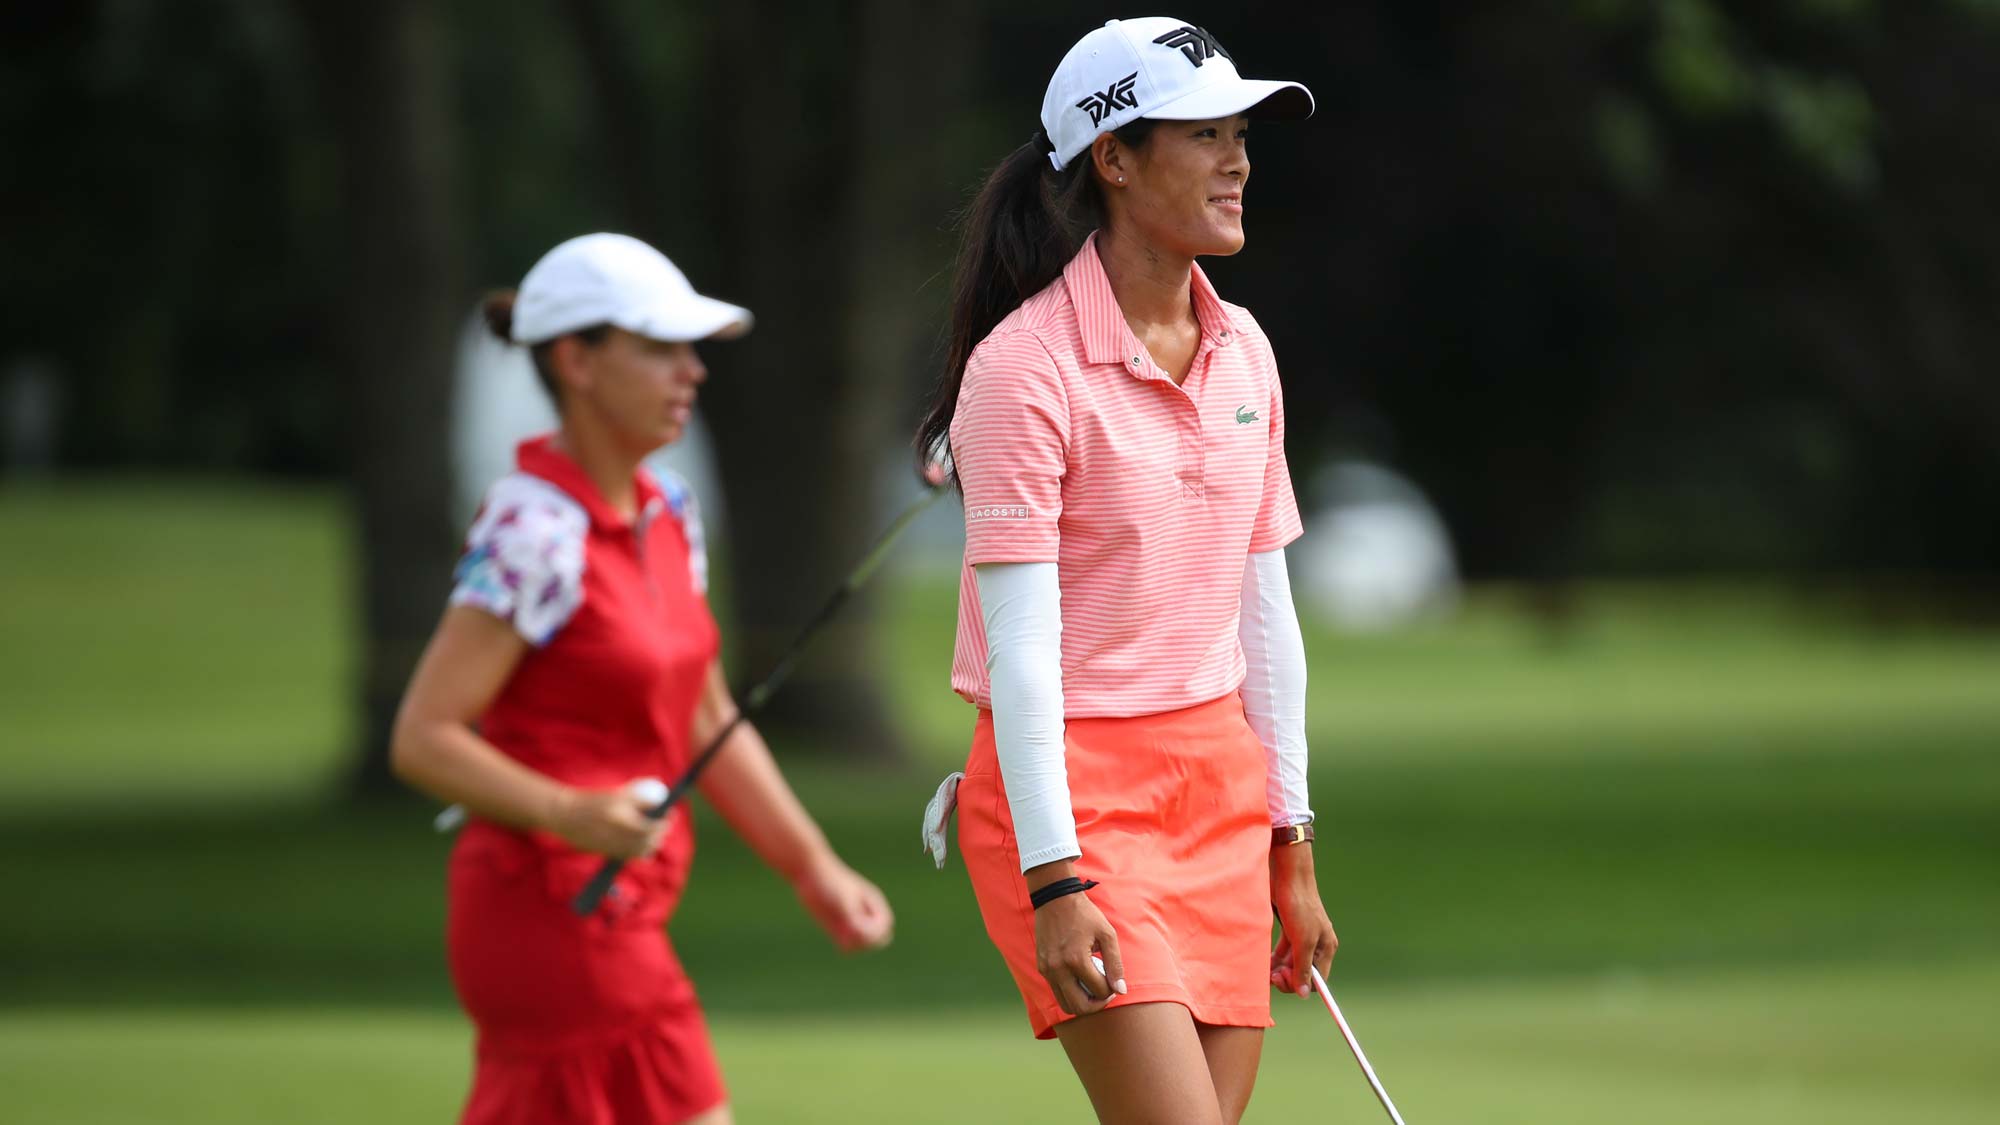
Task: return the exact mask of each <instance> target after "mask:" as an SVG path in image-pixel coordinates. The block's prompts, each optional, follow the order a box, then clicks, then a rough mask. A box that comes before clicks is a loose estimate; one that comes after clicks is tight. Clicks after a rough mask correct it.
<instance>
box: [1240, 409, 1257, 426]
mask: <svg viewBox="0 0 2000 1125" xmlns="http://www.w3.org/2000/svg"><path fill="white" fill-rule="evenodd" d="M1256 420H1257V412H1256V411H1255V410H1252V409H1250V408H1249V407H1248V406H1239V407H1237V408H1236V424H1237V425H1239V426H1247V425H1249V424H1250V423H1252V422H1255V421H1256Z"/></svg>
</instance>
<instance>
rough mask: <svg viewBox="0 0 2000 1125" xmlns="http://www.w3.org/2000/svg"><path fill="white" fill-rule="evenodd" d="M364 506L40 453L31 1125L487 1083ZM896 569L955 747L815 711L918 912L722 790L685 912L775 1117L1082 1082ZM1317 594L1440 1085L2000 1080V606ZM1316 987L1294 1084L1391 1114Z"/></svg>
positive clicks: (1328, 779) (1400, 1000) (23, 712)
mask: <svg viewBox="0 0 2000 1125" xmlns="http://www.w3.org/2000/svg"><path fill="white" fill-rule="evenodd" d="M348 542H349V541H348V538H347V532H346V530H345V517H344V514H343V512H342V509H341V507H340V505H339V504H337V503H336V502H335V501H334V500H333V499H331V498H330V497H329V496H328V495H327V494H326V493H324V492H319V491H313V490H305V491H296V490H284V489H271V488H245V487H241V486H229V487H222V486H195V485H181V486H174V487H156V488H151V489H140V490H136V491H135V490H133V489H131V488H129V487H126V486H123V485H119V484H116V483H113V484H56V485H47V486H36V487H34V488H30V489H24V488H20V487H12V488H7V489H0V544H4V549H0V590H4V591H5V593H4V596H0V886H4V887H5V888H6V890H7V893H8V907H7V909H6V910H4V911H0V1125H15V1123H16V1122H20V1123H24V1125H40V1123H49V1125H88V1123H95V1122H104V1123H118V1125H124V1123H127V1122H144V1123H173V1122H200V1123H202V1125H239V1123H241V1125H251V1123H255V1125H267V1123H272V1122H286V1123H312V1122H328V1123H331V1122H342V1123H347V1122H356V1121H370V1122H372V1121H381V1122H402V1121H410V1122H420V1121H440V1120H448V1119H449V1118H450V1117H451V1115H452V1113H453V1111H454V1109H455V1107H456V1105H457V1103H458V1100H459V1098H460V1097H461V1096H462V1094H463V1091H464V1083H465V1076H466V1071H467V1061H468V1051H469V1035H470V1033H469V1030H468V1029H467V1028H466V1027H465V1025H464V1024H463V1023H462V1021H461V1020H460V1018H459V1017H458V1015H457V1013H456V1011H455V1010H454V1007H453V1003H452V997H451V993H450V989H449V985H448V982H447V980H446V977H445V972H444V966H443V958H442V953H441V936H440V932H441V924H442V916H443V888H442V882H443V864H444V857H445V853H446V850H447V848H448V847H449V846H450V845H449V841H448V840H445V839H441V838H438V837H436V836H433V835H432V834H431V833H430V831H429V827H428V823H427V822H428V818H429V812H430V811H431V810H430V808H429V807H428V806H427V805H425V804H423V803H420V802H417V801H415V800H412V801H410V802H408V803H406V804H401V805H396V804H393V803H392V804H389V805H386V806H383V807H373V808H353V807H347V806H343V805H339V804H337V803H334V802H332V801H331V800H329V799H328V796H327V795H328V793H329V791H330V787H329V785H328V782H329V780H330V779H331V778H333V777H334V776H336V773H337V770H338V769H339V767H340V765H341V754H342V752H343V748H344V747H345V746H346V744H347V740H348V738H349V737H350V734H351V731H352V728H351V725H350V721H349V718H348V714H347V710H346V704H347V698H348V696H347V693H348V690H349V686H350V685H349V681H348V678H347V677H348V676H349V674H350V667H349V665H350V661H351V659H352V655H351V654H352V652H353V638H352V636H351V635H350V634H349V632H348V630H349V628H350V621H351V614H350V612H349V610H348V608H347V607H348V605H349V594H348V591H347V588H346V582H347V580H348V579H347V575H348V573H349V558H348V549H349V548H348ZM885 577H886V578H887V581H885V582H884V583H883V586H882V588H881V593H882V595H883V596H882V597H881V599H880V601H879V604H880V606H881V608H882V610H883V613H884V623H885V624H884V627H883V628H882V629H881V630H879V631H878V632H877V635H876V637H875V644H876V646H877V648H878V654H877V655H876V656H875V657H874V658H873V659H875V661H876V663H877V664H878V665H879V666H880V667H881V668H882V669H883V675H884V678H885V679H884V687H885V689H886V690H887V692H888V693H889V697H890V701H891V703H892V706H893V707H894V708H895V710H896V711H897V713H898V714H899V715H900V716H901V717H902V719H903V721H904V725H905V728H906V729H907V730H908V732H909V734H910V744H911V747H912V755H911V757H912V763H911V766H912V768H909V769H881V768H873V769H868V770H857V769H852V768H841V767H840V766H839V765H838V764H837V763H829V762H827V761H826V760H825V759H824V758H820V757H815V756H814V755H810V754H804V753H801V752H800V748H801V747H802V746H803V745H804V744H805V740H808V739H811V738H813V737H814V734H813V732H802V733H797V732H795V733H794V734H792V735H790V736H787V735H785V734H784V733H782V732H781V733H780V734H779V735H778V736H777V737H776V739H775V741H776V748H777V751H778V753H779V756H780V758H781V760H784V761H785V762H786V763H787V768H788V770H789V771H790V773H791V775H792V777H793V779H794V781H795V783H796V785H797V787H798V789H799V791H800V793H801V795H802V796H803V797H804V799H805V800H806V803H807V804H808V805H809V806H810V807H811V808H812V809H813V810H814V812H815V813H816V814H817V815H818V816H819V817H820V819H821V821H822V822H823V823H824V824H825V826H826V828H827V831H828V834H829V835H830V837H831V838H832V839H833V840H834V842H835V843H836V845H837V846H838V847H839V848H840V850H841V851H842V853H843V854H844V855H846V856H847V857H848V859H849V860H850V861H851V862H853V863H854V864H855V865H856V866H857V867H859V868H860V869H862V870H863V871H864V872H866V873H868V874H869V875H870V876H871V877H874V878H875V879H877V880H878V881H879V882H880V883H881V884H882V885H883V887H884V889H885V890H886V891H887V892H888V894H889V896H890V899H891V901H892V902H893V904H894V906H895V908H896V911H897V940H896V943H895V944H894V946H893V947H892V948H890V949H889V950H887V951H884V952H882V953H878V954H873V955H870V956H866V957H860V958H853V959H843V958H841V957H838V956H836V955H835V954H834V953H833V952H832V951H831V950H830V949H829V947H828V945H827V943H826V941H825V940H824V939H823V937H822V936H821V935H820V934H818V933H817V932H816V931H814V929H813V928H812V926H811V925H810V923H808V922H807V921H806V920H805V918H804V917H803V915H802V913H801V912H800V911H799V909H798V908H797V905H796V903H794V902H793V901H792V899H791V895H790V892H789V890H788V889H787V888H786V887H784V886H783V885H782V884H781V883H780V882H779V881H778V880H777V879H775V878H774V877H772V876H771V875H770V874H769V873H768V872H766V871H764V870H763V869H762V868H761V867H759V866H758V865H757V863H756V862H755V860H754V859H753V858H752V857H751V856H750V855H748V854H747V852H746V851H745V850H744V849H743V848H742V847H741V846H740V845H739V844H737V843H736V842H735V841H734V840H733V838H731V837H730V836H729V834H728V833H727V831H726V830H725V829H724V828H723V827H722V825H721V824H720V823H719V821H718V820H717V818H716V817H715V816H714V815H713V814H712V813H711V812H708V811H707V810H705V809H703V808H700V807H699V806H697V814H696V815H697V817H698V819H699V822H700V824H701V846H700V856H699V859H698V860H697V864H696V873H695V877H694V880H693V883H692V884H691V887H690V889H689V891H688V894H687V897H686V900H685V902H684V903H683V905H682V908H681V911H680V913H679V914H678V915H677V916H676V918H675V919H674V921H673V924H672V927H671V930H672V935H673V938H674V941H675V943H676V945H677V946H678V947H679V949H680V951H681V954H682V957H683V959H684V960H685V962H686V963H687V965H688V967H689V969H690V971H691V973H692V974H693V976H694V978H695V980H696V982H697V984H698V985H699V987H700V989H701V991H702V995H703V998H704V1001H705V1003H706V1004H707V1006H708V1009H709V1011H710V1012H711V1013H712V1014H713V1016H714V1017H715V1024H716V1033H717V1038H718V1040H719V1043H720V1045H721V1050H722V1054H723V1061H724V1064H725V1067H726V1069H727V1070H728V1072H729V1074H730V1076H731V1080H732V1084H733V1088H734V1089H735V1091H736V1099H737V1103H738V1106H739V1108H740V1110H741V1119H742V1120H743V1121H744V1122H745V1123H746V1125H755V1123H758V1122H794V1121H796V1122H850V1121H851V1122H926V1123H928V1122H968V1123H978V1122H995V1123H998V1122H1022V1121H1078V1120H1086V1119H1087V1109H1086V1107H1085V1103H1084V1100H1083V1098H1082V1095H1081V1092H1080V1090H1079V1088H1078V1087H1077V1086H1076V1084H1075V1082H1074V1080H1073V1079H1072V1078H1071V1077H1070V1076H1069V1074H1068V1071H1067V1066H1066V1064H1065V1062H1064V1061H1063V1058H1062V1054H1061V1051H1060V1049H1059V1048H1056V1047H1054V1046H1052V1045H1049V1044H1037V1043H1035V1042H1033V1041H1032V1040H1030V1039H1029V1038H1028V1037H1027V1034H1026V1029H1025V1020H1024V1019H1023V1018H1022V1017H1021V1015H1020V1012H1019V1008H1018V1001H1017V1000H1016V999H1015V998H1014V996H1013V992H1012V987H1011V984H1010V982H1009V981H1008V979H1007V975H1006V973H1005V971H1004V969H1003V968H1002V967H1001V965H1000V963H999V961H998V959H997V957H996V956H995V955H994V954H993V952H992V950H991V947H990V946H989V944H988V943H987V941H986V938H985V935H984V933H983V931H982V930H981V927H980V922H979V918H978V915H977V912H976V910H975V909H974V906H973V903H972V899H971V893H970V889H969V887H968V886H967V882H966V879H965V875H964V871H963V869H962V868H961V867H960V865H959V864H958V863H957V861H956V857H954V860H953V862H952V863H951V865H950V867H949V868H948V870H946V871H945V872H942V873H939V872H935V871H933V870H932V869H931V865H930V863H929V861H928V860H927V859H925V858H924V857H923V856H922V855H921V854H920V853H919V852H918V849H917V820H918V815H919V813H920V810H921V809H922V807H923V804H924V801H925V799H926V798H927V797H928V796H929V795H930V792H931V790H932V787H933V786H934V785H935V783H936V780H937V777H938V775H939V774H940V773H941V772H942V771H943V770H945V769H948V768H950V766H951V765H952V764H953V763H954V762H955V761H956V760H958V759H959V758H960V757H962V755H963V753H964V745H965V741H966V738H967V733H968V727H969V724H970V721H971V717H970V712H969V711H968V709H967V708H966V707H965V705H964V704H963V703H961V702H960V701H958V700H957V699H956V698H955V697H953V696H952V695H951V694H950V692H949V690H948V687H947V686H946V666H947V662H948V659H949V650H950V643H951V630H952V625H953V618H954V607H953V604H952V599H953V586H952V584H951V583H950V581H949V580H948V578H940V577H937V576H932V577H930V578H915V577H911V576H900V577H899V576H893V575H891V576H885ZM439 582H440V591H439V592H440V597H442V593H443V591H442V579H441V578H440V579H439ZM1308 629H1309V636H1308V651H1309V654H1310V656H1311V659H1312V693H1313V694H1312V698H1311V702H1310V706H1311V716H1312V724H1313V727H1312V738H1313V744H1314V759H1313V778H1312V784H1313V794H1314V804H1315V806H1316V807H1317V809H1318V810H1319V813H1320V818H1321V819H1320V841H1321V842H1320V843H1319V844H1318V845H1316V856H1317V862H1318V865H1319V873H1320V877H1321V884H1322V887H1323V889H1324V893H1325V897H1326V901H1327V905H1328V908H1329V911H1330V912H1331V913H1332V915H1333V918H1334V922H1335V924H1336V925H1337V926H1338V927H1339V929H1340V932H1341V937H1342V946H1341V951H1340V956H1339V959H1338V960H1337V961H1336V962H1335V973H1334V983H1335V987H1337V988H1339V989H1340V990H1341V998H1342V1001H1343V1004H1344V1005H1345V1006H1346V1008H1347V1010H1348V1014H1349V1016H1350V1017H1351V1018H1352V1019H1353V1020H1354V1021H1355V1024H1356V1026H1357V1029H1358V1030H1359V1031H1360V1033H1361V1035H1362V1037H1363V1040H1364V1042H1365V1043H1366V1044H1367V1045H1368V1047H1369V1050H1370V1052H1371V1054H1372V1055H1373V1056H1374V1059H1375V1062H1376V1063H1377V1065H1378V1066H1379V1068H1380V1069H1381V1072H1382V1075H1383V1077H1384V1078H1385V1079H1386V1080H1387V1081H1388V1083H1389V1085H1390V1088H1391V1089H1392V1090H1393V1091H1394V1092H1395V1093H1396V1095H1397V1098H1398V1100H1399V1101H1400V1102H1401V1103H1402V1105H1403V1108H1404V1109H1405V1110H1406V1111H1407V1113H1408V1114H1409V1117H1410V1120H1411V1121H1413V1122H1415V1123H1416V1125H1444V1123H1453V1125H1460V1123H1464V1125H1509V1123H1522V1125H1528V1123H1532V1125H1572V1123H1575V1125H1583V1123H1590V1125H1612V1123H1615V1125H1715V1123H1724V1125H1726V1123H1733V1122H1743V1123H1746V1125H1747V1123H1750V1122H1756V1123H1758V1125H1772V1123H1779V1125H1789V1123H1798V1125H1808V1123H1810V1125H1884V1123H1896V1125H1900V1123H1902V1122H1916V1121H1922V1122H1926V1123H1945V1125H1951V1123H1958V1122H1964V1123H1971V1122H1982V1123H1983V1122H1988V1121H1992V1120H1995V1119H1996V1112H1997V1111H1996V1107H2000V1019H1996V1018H1994V1016H1993V1014H1992V1013H1993V1008H1994V997H1996V996H2000V960H1996V959H1995V958H1996V953H1995V949H1996V946H1995V943H1994V939H1993V935H1994V934H1995V933H2000V878H1996V868H1995V858H1996V856H2000V632H1995V631H1991V630H1988V631H1980V630H1977V629H1973V628H1970V627H1950V626H1947V625H1943V624H1930V625H1923V626H1919V625H1914V624H1907V623H1905V624H1883V623H1881V622H1880V621H1873V622H1871V621H1867V620H1864V619H1862V618H1861V617H1858V616H1856V615H1854V614H1852V613H1850V612H1846V611H1844V610H1842V609H1840V608H1839V607H1838V605H1837V604H1836V603H1834V602H1831V601H1828V600H1826V599H1824V598H1807V597H1805V596H1803V595H1799V594H1795V593H1792V592H1788V591H1785V590H1782V589H1778V588H1774V587H1762V588H1752V587H1727V586H1717V585H1704V584H1683V585H1671V584H1663V585H1649V586H1642V585H1594V586H1588V587H1584V588H1582V589H1581V590H1579V591H1578V594H1577V599H1576V603H1575V607H1574V613H1573V614H1572V615H1571V616H1570V617H1568V618H1567V619H1566V620H1565V623H1564V624H1562V625H1561V626H1560V627H1551V626H1550V625H1548V624H1547V623H1546V622H1545V621H1543V620H1541V619H1538V618H1536V617H1535V616H1534V615H1532V614H1530V613H1528V612H1525V611H1524V609H1523V608H1522V606H1521V603H1520V599H1519V596H1518V594H1516V593H1515V592H1512V591H1508V590H1504V589H1499V590H1476V591H1473V592H1472V594H1471V595H1470V596H1469V598H1468V602H1467V606H1466V608H1465V611H1464V613H1463V614H1461V615H1460V616H1459V617H1458V618H1457V619H1455V620H1454V621H1452V622H1449V623H1445V624H1440V625H1437V626H1432V627H1428V628H1424V629H1420V630H1416V631H1412V632H1409V633H1404V634H1397V635H1393V636H1383V637H1368V638H1355V637H1341V636H1335V635H1332V634H1329V633H1326V632H1324V631H1321V630H1315V629H1312V627H1311V623H1308ZM1278 1003H1279V1007H1278V1012H1279V1027H1278V1029H1277V1030H1276V1031H1275V1032H1274V1033H1273V1034H1272V1035H1271V1037H1270V1040H1269V1043H1268V1048H1267V1052H1266V1062H1265V1066H1264V1071H1263V1075H1264V1076H1263V1080H1262V1082H1261V1084H1260V1092H1259V1094H1258V1097H1257V1100H1256V1102H1255V1103H1254V1104H1253V1106H1252V1113H1251V1119H1252V1120H1253V1121H1270V1122H1294V1121H1342V1122H1372V1121H1376V1120H1379V1119H1380V1118H1379V1111H1378V1110H1377V1109H1376V1108H1375V1107H1374V1106H1373V1104H1372V1101H1371V1099H1370V1097H1369V1095H1368V1093H1367V1089H1366V1086H1365V1084H1364V1083H1363V1082H1362V1081H1361V1079H1360V1076H1359V1075H1358V1074H1357V1073H1356V1071H1355V1069H1354V1066H1353V1064H1352V1063H1351V1062H1350V1061H1349V1060H1348V1059H1347V1057H1346V1055H1345V1053H1344V1050H1343V1048H1342V1047H1341V1045H1340V1042H1339V1039H1338V1037H1337V1036H1336V1034H1335V1032H1334V1030H1333V1028H1332V1027H1331V1025H1330V1023H1329V1021H1327V1019H1326V1017H1325V1015H1324V1013H1323V1012H1321V1011H1320V1010H1319V1009H1318V1008H1317V1007H1315V1006H1312V1005H1310V1004H1309V1003H1308V1002H1306V1001H1301V1000H1298V999H1295V998H1280V999H1279V1001H1278Z"/></svg>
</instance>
